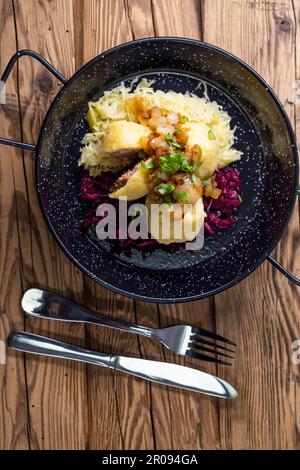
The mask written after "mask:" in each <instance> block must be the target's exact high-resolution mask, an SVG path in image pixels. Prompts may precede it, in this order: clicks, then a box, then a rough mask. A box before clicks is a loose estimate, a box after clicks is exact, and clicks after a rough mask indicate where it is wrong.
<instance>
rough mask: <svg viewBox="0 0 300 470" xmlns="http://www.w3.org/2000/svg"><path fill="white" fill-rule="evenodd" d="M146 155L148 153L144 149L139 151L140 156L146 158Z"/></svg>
mask: <svg viewBox="0 0 300 470" xmlns="http://www.w3.org/2000/svg"><path fill="white" fill-rule="evenodd" d="M145 156H146V153H145V152H144V150H140V151H139V153H138V157H139V158H145Z"/></svg>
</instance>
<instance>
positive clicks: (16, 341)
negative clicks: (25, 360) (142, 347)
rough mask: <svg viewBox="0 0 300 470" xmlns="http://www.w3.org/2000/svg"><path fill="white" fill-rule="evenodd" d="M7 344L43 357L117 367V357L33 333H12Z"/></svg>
mask: <svg viewBox="0 0 300 470" xmlns="http://www.w3.org/2000/svg"><path fill="white" fill-rule="evenodd" d="M7 344H8V346H9V347H10V348H13V349H17V350H18V351H23V352H28V353H33V354H40V355H42V356H52V357H60V358H63V359H71V360H73V361H83V362H87V363H89V364H94V365H97V366H103V367H110V368H114V367H115V365H114V362H115V360H116V356H111V355H109V354H103V353H97V352H94V351H90V350H88V349H83V348H80V347H78V346H73V345H72V344H69V343H63V342H62V341H57V340H55V339H51V338H46V337H44V336H39V335H34V334H32V333H26V332H17V331H12V332H11V333H10V334H9V336H8V338H7Z"/></svg>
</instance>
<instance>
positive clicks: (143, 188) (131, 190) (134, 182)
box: [109, 162, 149, 201]
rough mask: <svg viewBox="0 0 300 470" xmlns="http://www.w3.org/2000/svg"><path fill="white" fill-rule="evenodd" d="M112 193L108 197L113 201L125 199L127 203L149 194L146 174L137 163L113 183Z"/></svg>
mask: <svg viewBox="0 0 300 470" xmlns="http://www.w3.org/2000/svg"><path fill="white" fill-rule="evenodd" d="M112 189H113V192H112V193H111V194H110V195H109V197H112V198H114V199H119V198H120V197H127V199H128V201H133V200H135V199H140V198H141V197H144V196H146V195H147V194H148V193H149V181H148V172H147V170H146V169H144V168H143V167H142V165H141V162H139V163H137V164H136V165H135V166H134V167H133V168H132V169H131V170H127V171H125V172H124V173H123V174H122V175H121V176H120V177H119V178H118V179H117V181H116V182H115V183H114V185H113V188H112Z"/></svg>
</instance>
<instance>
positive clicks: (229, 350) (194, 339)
mask: <svg viewBox="0 0 300 470" xmlns="http://www.w3.org/2000/svg"><path fill="white" fill-rule="evenodd" d="M190 341H195V342H196V343H202V344H207V345H208V346H213V347H214V348H219V349H223V350H224V351H228V352H230V353H232V354H234V353H235V351H234V350H233V349H229V348H226V347H225V346H222V345H221V344H219V343H212V342H211V341H207V339H204V338H202V337H201V336H199V335H195V336H191V337H190Z"/></svg>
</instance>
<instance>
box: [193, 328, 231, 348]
mask: <svg viewBox="0 0 300 470" xmlns="http://www.w3.org/2000/svg"><path fill="white" fill-rule="evenodd" d="M192 333H194V334H195V335H199V336H207V337H208V338H213V339H218V340H219V341H223V343H227V344H232V346H236V344H235V343H234V342H233V341H230V339H226V338H224V337H223V336H220V335H217V334H216V333H213V332H212V331H209V330H205V329H204V328H197V327H195V326H194V327H193V328H192Z"/></svg>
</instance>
